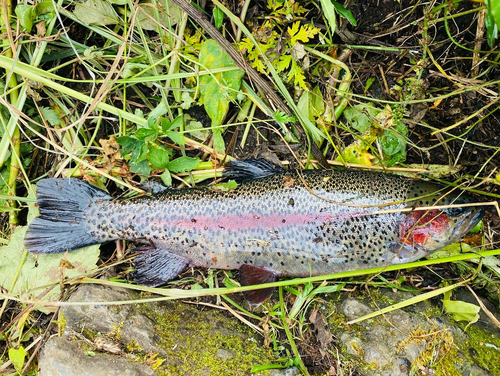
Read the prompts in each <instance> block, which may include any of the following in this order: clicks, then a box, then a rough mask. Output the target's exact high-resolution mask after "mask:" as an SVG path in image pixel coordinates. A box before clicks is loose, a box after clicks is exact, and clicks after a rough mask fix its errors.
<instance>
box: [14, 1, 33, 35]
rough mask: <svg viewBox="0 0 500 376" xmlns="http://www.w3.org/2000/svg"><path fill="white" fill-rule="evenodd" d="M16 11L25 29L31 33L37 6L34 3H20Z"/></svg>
mask: <svg viewBox="0 0 500 376" xmlns="http://www.w3.org/2000/svg"><path fill="white" fill-rule="evenodd" d="M15 13H16V16H17V18H18V19H19V22H20V23H21V26H22V27H23V29H26V32H27V33H29V32H30V31H31V28H32V27H33V21H34V20H35V18H36V12H35V7H34V6H33V5H24V4H18V5H16V9H15Z"/></svg>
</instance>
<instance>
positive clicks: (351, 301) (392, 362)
mask: <svg viewBox="0 0 500 376" xmlns="http://www.w3.org/2000/svg"><path fill="white" fill-rule="evenodd" d="M388 296H390V297H391V299H394V300H396V301H403V300H405V299H408V298H410V297H411V294H410V295H409V294H408V293H407V292H406V293H401V294H400V295H398V293H393V292H391V293H387V294H384V295H381V296H378V298H379V299H380V300H385V301H384V302H383V303H381V301H380V300H378V301H377V304H376V305H375V304H374V303H373V302H371V301H370V300H369V299H363V298H361V299H358V298H352V297H348V298H345V299H343V300H342V301H341V303H340V305H339V311H340V313H341V314H342V315H344V316H345V318H346V319H347V320H349V321H351V320H354V319H356V318H358V317H361V316H364V315H366V314H368V313H371V312H373V311H376V310H377V309H378V308H377V306H378V307H379V308H382V307H384V306H387V305H390V303H392V302H389V300H388V299H387V297H388ZM483 326H484V325H483ZM463 327H464V325H462V326H460V325H458V324H457V323H456V322H454V321H451V320H449V319H448V318H447V316H446V315H443V314H441V312H439V311H437V310H436V307H435V306H433V305H432V304H431V303H430V302H429V301H426V302H422V303H418V304H414V305H412V306H410V307H406V308H405V309H400V310H396V311H393V312H390V313H387V314H385V315H383V316H378V317H375V318H372V319H368V320H365V321H361V322H360V323H357V324H354V325H351V326H347V325H337V326H336V327H335V329H334V330H333V332H334V334H335V335H336V337H337V338H338V339H339V343H340V344H341V346H342V348H343V349H344V350H345V352H344V354H345V355H347V357H348V358H349V357H350V358H351V359H358V360H360V361H361V363H359V364H358V365H357V366H356V367H355V368H356V371H357V372H359V373H360V374H361V375H365V376H406V375H410V374H426V375H432V374H436V375H438V374H453V375H463V376H469V375H480V376H488V375H496V374H500V373H498V372H500V368H498V367H499V366H498V365H500V348H499V351H498V352H497V353H495V352H494V351H491V350H490V349H487V347H488V346H490V347H491V346H495V345H493V343H490V345H487V344H486V343H484V340H478V339H477V338H479V337H480V336H485V337H484V339H489V338H491V341H492V342H494V341H496V342H495V343H498V342H499V341H498V336H495V335H491V336H489V335H488V333H489V332H484V331H481V330H480V329H479V327H478V326H472V327H469V328H468V329H467V331H464V330H463V329H462V328H463ZM495 331H496V332H497V333H498V332H499V331H498V329H494V330H493V332H495ZM472 332H473V333H472ZM493 332H492V333H493ZM495 338H496V339H495ZM472 347H474V348H476V349H480V350H481V354H479V352H478V354H477V355H476V356H475V357H474V356H468V353H469V352H470V351H471V348H472ZM480 347H481V348H480ZM491 356H493V359H491V358H490V357H491ZM495 357H496V359H495Z"/></svg>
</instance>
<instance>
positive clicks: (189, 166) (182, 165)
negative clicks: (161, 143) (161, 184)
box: [167, 157, 201, 173]
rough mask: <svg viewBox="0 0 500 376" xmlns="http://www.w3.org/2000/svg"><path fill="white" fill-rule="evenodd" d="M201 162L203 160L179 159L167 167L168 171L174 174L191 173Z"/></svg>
mask: <svg viewBox="0 0 500 376" xmlns="http://www.w3.org/2000/svg"><path fill="white" fill-rule="evenodd" d="M200 162H201V160H200V159H199V158H191V157H179V158H177V159H174V160H172V161H170V162H169V163H168V165H167V169H168V170H169V171H170V172H173V173H178V172H186V171H191V170H193V169H195V168H196V167H197V166H198V164H199V163H200Z"/></svg>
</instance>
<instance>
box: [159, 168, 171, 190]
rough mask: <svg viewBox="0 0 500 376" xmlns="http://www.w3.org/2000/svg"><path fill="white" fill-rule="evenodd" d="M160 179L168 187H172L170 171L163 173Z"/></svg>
mask: <svg viewBox="0 0 500 376" xmlns="http://www.w3.org/2000/svg"><path fill="white" fill-rule="evenodd" d="M160 179H161V181H162V182H163V184H165V185H166V186H167V187H170V186H171V185H172V175H171V174H170V171H168V170H165V171H163V174H161V175H160Z"/></svg>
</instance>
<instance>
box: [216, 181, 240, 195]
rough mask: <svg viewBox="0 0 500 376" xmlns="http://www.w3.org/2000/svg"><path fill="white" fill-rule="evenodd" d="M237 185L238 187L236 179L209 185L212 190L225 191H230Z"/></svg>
mask: <svg viewBox="0 0 500 376" xmlns="http://www.w3.org/2000/svg"><path fill="white" fill-rule="evenodd" d="M237 187H238V183H236V181H234V180H229V181H228V182H225V183H219V184H214V185H212V186H211V187H210V189H212V190H214V191H219V192H227V191H231V190H233V189H235V188H237Z"/></svg>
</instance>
